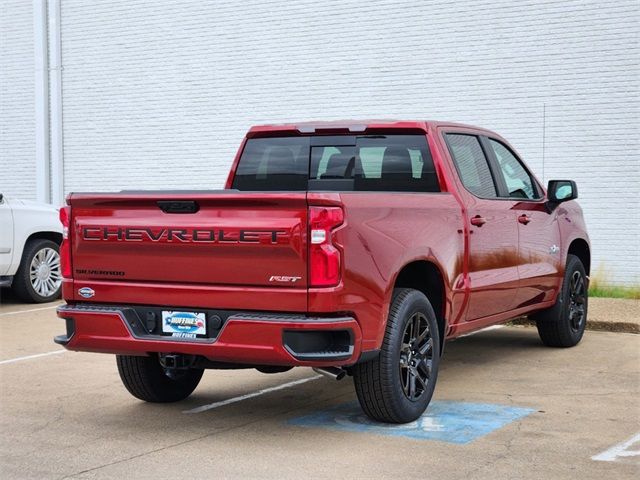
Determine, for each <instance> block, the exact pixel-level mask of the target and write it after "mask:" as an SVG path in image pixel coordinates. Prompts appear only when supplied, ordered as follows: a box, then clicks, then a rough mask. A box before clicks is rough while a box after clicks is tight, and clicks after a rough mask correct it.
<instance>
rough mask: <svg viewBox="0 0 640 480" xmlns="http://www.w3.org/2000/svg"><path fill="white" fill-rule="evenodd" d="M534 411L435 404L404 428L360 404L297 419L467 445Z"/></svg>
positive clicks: (308, 423) (295, 422) (349, 429)
mask: <svg viewBox="0 0 640 480" xmlns="http://www.w3.org/2000/svg"><path fill="white" fill-rule="evenodd" d="M532 412H534V409H531V408H523V407H510V406H507V405H496V404H492V403H468V402H447V401H434V402H431V403H430V404H429V408H428V409H427V411H426V412H425V414H424V415H422V417H420V418H419V419H418V420H416V421H415V422H411V423H407V424H404V425H393V424H385V423H379V422H376V421H374V420H371V419H370V418H369V417H367V416H366V415H365V414H364V413H363V412H362V410H361V409H360V406H359V405H358V403H357V402H349V403H344V404H342V405H338V406H336V407H333V408H330V409H327V410H323V411H321V412H316V413H312V414H310V415H305V416H302V417H297V418H294V419H291V420H289V421H288V423H289V424H290V425H296V426H300V427H315V428H329V429H334V430H343V431H347V432H364V433H375V434H381V435H394V436H402V437H409V438H415V439H419V440H439V441H442V442H449V443H458V444H465V443H469V442H472V441H473V440H476V439H478V438H480V437H482V436H484V435H487V434H488V433H491V432H493V431H494V430H497V429H499V428H502V427H504V426H505V425H508V424H509V423H511V422H513V421H515V420H518V419H519V418H522V417H525V416H527V415H529V414H530V413H532Z"/></svg>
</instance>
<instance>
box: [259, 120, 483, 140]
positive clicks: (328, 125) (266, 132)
mask: <svg viewBox="0 0 640 480" xmlns="http://www.w3.org/2000/svg"><path fill="white" fill-rule="evenodd" d="M436 127H457V128H464V129H473V130H478V131H483V130H484V131H486V130H485V129H483V128H479V127H474V126H472V125H465V124H462V123H454V122H445V121H435V120H332V121H310V122H296V123H283V124H272V125H256V126H253V127H251V128H250V129H249V132H248V133H247V137H249V138H252V137H262V136H273V135H276V134H285V135H313V134H318V135H326V134H349V133H351V134H358V133H376V132H380V131H389V130H399V131H405V132H425V133H426V132H428V131H429V130H430V129H433V128H436Z"/></svg>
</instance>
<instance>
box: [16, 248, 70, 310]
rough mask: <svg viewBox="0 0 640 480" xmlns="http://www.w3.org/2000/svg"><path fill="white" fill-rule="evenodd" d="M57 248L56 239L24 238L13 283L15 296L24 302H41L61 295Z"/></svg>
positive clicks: (60, 275)
mask: <svg viewBox="0 0 640 480" xmlns="http://www.w3.org/2000/svg"><path fill="white" fill-rule="evenodd" d="M59 248H60V247H59V246H58V244H57V243H55V242H52V241H51V240H46V239H43V238H38V239H34V240H29V241H28V242H27V244H26V245H25V247H24V252H23V253H22V260H21V261H20V266H19V267H18V271H17V272H16V275H15V277H14V278H13V284H12V289H13V292H14V293H15V294H16V296H17V297H18V298H20V299H21V300H23V301H25V302H30V303H43V302H50V301H52V300H55V299H56V298H58V297H59V296H60V289H61V285H62V274H61V272H60V253H59Z"/></svg>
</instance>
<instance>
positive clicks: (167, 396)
mask: <svg viewBox="0 0 640 480" xmlns="http://www.w3.org/2000/svg"><path fill="white" fill-rule="evenodd" d="M116 362H117V364H118V373H119V374H120V379H121V380H122V383H123V384H124V386H125V387H126V388H127V390H129V393H130V394H131V395H133V396H134V397H136V398H139V399H140V400H144V401H145V402H153V403H168V402H178V401H180V400H184V399H185V398H187V397H188V396H189V395H191V394H192V393H193V391H194V390H195V389H196V387H197V386H198V383H200V379H201V378H202V373H203V371H204V370H203V369H201V368H188V369H187V368H185V369H172V368H171V369H170V368H164V367H163V366H162V365H161V364H160V360H159V359H158V356H157V355H150V356H148V357H135V356H129V355H116Z"/></svg>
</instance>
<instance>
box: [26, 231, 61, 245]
mask: <svg viewBox="0 0 640 480" xmlns="http://www.w3.org/2000/svg"><path fill="white" fill-rule="evenodd" d="M39 238H42V239H44V240H51V241H52V242H55V243H57V244H58V245H60V244H61V243H62V234H61V233H58V232H36V233H32V234H31V235H29V238H27V242H28V241H30V240H36V239H39Z"/></svg>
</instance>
